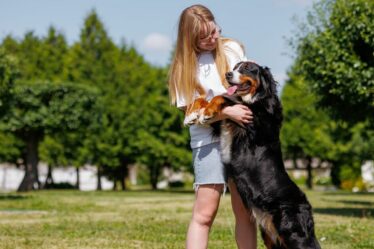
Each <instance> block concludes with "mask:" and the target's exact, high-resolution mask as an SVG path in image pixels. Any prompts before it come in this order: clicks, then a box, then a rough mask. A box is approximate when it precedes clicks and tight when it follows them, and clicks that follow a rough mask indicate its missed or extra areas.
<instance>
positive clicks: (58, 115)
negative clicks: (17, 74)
mask: <svg viewBox="0 0 374 249" xmlns="http://www.w3.org/2000/svg"><path fill="white" fill-rule="evenodd" d="M96 96H97V92H96V91H95V90H93V89H89V88H87V87H84V86H81V85H78V84H72V83H60V84H57V83H48V82H46V83H25V82H17V83H16V84H15V86H14V89H12V99H11V103H10V104H9V109H8V110H7V112H6V113H5V114H4V115H3V116H2V117H1V119H0V130H2V131H4V132H10V133H12V134H14V135H15V136H17V137H18V138H19V139H21V140H22V141H23V143H24V144H25V156H24V161H25V167H26V169H25V171H26V173H25V176H24V178H23V180H22V183H21V185H20V186H19V188H18V190H19V191H25V190H31V189H35V188H40V182H39V179H38V171H37V165H38V161H39V153H38V146H39V142H40V141H41V139H42V138H43V136H44V134H45V133H46V132H47V131H48V132H50V133H53V132H62V131H67V130H74V129H78V128H79V127H80V126H81V125H83V126H88V125H89V124H90V121H91V120H92V118H93V117H94V116H95V98H96Z"/></svg>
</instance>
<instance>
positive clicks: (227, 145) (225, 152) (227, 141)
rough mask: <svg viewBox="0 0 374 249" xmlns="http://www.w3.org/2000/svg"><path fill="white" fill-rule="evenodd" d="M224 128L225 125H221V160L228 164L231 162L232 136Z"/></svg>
mask: <svg viewBox="0 0 374 249" xmlns="http://www.w3.org/2000/svg"><path fill="white" fill-rule="evenodd" d="M226 126H227V125H226V124H225V123H224V124H223V125H222V133H221V158H222V161H223V162H224V163H229V162H230V161H231V144H232V134H231V132H230V130H229V129H227V127H226Z"/></svg>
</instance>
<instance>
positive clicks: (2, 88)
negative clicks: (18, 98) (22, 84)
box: [0, 47, 19, 117]
mask: <svg viewBox="0 0 374 249" xmlns="http://www.w3.org/2000/svg"><path fill="white" fill-rule="evenodd" d="M17 62H18V61H17V59H16V58H15V57H14V56H11V55H9V54H6V52H5V51H4V49H3V48H1V47H0V117H1V116H2V113H3V112H4V111H5V110H6V108H7V104H8V101H9V99H10V97H11V96H10V90H11V89H12V87H13V83H14V80H15V79H16V77H17V76H18V73H19V71H18V63H17Z"/></svg>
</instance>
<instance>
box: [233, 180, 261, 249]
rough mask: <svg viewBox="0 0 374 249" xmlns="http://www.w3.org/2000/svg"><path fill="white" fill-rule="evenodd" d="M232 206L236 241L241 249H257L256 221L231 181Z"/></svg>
mask: <svg viewBox="0 0 374 249" xmlns="http://www.w3.org/2000/svg"><path fill="white" fill-rule="evenodd" d="M229 188H230V193H231V205H232V209H233V211H234V215H235V220H236V224H235V239H236V244H237V245H238V248H239V249H255V248H257V230H256V221H255V219H254V218H253V217H252V214H251V213H250V212H249V211H248V210H247V209H246V208H245V206H244V204H243V202H242V199H241V198H240V195H239V193H238V190H237V189H236V186H235V183H234V182H233V181H232V179H229Z"/></svg>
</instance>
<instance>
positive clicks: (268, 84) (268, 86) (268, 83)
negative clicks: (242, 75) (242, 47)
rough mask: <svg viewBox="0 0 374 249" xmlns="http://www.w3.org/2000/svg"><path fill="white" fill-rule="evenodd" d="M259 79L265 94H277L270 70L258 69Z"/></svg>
mask: <svg viewBox="0 0 374 249" xmlns="http://www.w3.org/2000/svg"><path fill="white" fill-rule="evenodd" d="M260 78H261V81H262V86H263V87H264V90H265V91H266V94H270V95H275V94H277V82H276V81H275V80H274V77H273V75H272V74H271V72H270V68H268V67H260Z"/></svg>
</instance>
